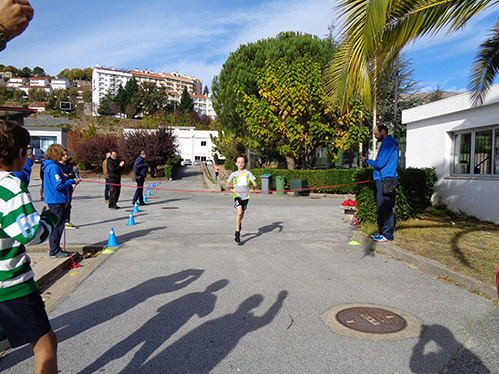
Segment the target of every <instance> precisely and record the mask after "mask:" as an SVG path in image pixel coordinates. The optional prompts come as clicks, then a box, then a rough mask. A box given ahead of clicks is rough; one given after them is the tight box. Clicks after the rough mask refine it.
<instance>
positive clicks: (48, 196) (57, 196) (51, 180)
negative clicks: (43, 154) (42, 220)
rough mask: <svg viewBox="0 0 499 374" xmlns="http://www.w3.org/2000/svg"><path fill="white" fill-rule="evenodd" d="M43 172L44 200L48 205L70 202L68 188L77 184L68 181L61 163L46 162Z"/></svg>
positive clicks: (72, 180) (44, 162) (73, 181)
mask: <svg viewBox="0 0 499 374" xmlns="http://www.w3.org/2000/svg"><path fill="white" fill-rule="evenodd" d="M42 171H43V200H44V201H45V203H47V204H65V203H67V202H68V201H69V191H68V188H69V187H70V186H71V185H73V184H74V183H75V180H74V179H70V180H66V177H65V176H64V173H63V172H62V169H61V166H60V165H59V163H57V162H54V161H52V160H45V161H43V164H42Z"/></svg>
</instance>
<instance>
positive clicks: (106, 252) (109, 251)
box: [101, 248, 114, 254]
mask: <svg viewBox="0 0 499 374" xmlns="http://www.w3.org/2000/svg"><path fill="white" fill-rule="evenodd" d="M101 253H105V254H113V253H114V251H113V250H112V249H111V248H106V249H104V250H103V251H102V252H101Z"/></svg>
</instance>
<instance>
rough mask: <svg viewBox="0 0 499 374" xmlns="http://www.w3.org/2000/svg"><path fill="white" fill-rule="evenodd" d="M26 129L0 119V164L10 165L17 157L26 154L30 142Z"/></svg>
mask: <svg viewBox="0 0 499 374" xmlns="http://www.w3.org/2000/svg"><path fill="white" fill-rule="evenodd" d="M30 139H31V138H30V136H29V132H28V130H26V129H25V128H24V127H22V126H19V125H17V124H16V123H14V122H10V121H4V120H0V165H3V166H10V165H12V163H13V162H14V160H15V159H16V158H17V157H19V150H20V149H22V155H23V156H24V155H25V154H26V150H27V148H28V145H29V142H30Z"/></svg>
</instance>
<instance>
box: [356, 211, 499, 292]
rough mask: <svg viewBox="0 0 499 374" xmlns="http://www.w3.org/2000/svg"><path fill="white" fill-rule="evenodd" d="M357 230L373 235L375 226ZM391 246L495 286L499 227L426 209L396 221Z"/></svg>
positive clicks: (375, 230)
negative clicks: (418, 213) (419, 215)
mask: <svg viewBox="0 0 499 374" xmlns="http://www.w3.org/2000/svg"><path fill="white" fill-rule="evenodd" d="M360 231H361V232H362V233H363V234H365V235H370V234H375V233H376V232H377V226H376V225H375V224H372V223H366V224H363V225H362V226H361V228H360ZM393 244H394V245H396V246H397V247H399V248H402V249H405V250H407V251H410V252H413V253H417V254H418V255H421V256H424V257H427V258H431V259H432V260H435V261H438V262H440V263H442V264H444V265H445V266H447V267H448V268H449V269H452V270H454V271H457V272H459V273H462V274H466V275H470V276H472V277H475V278H477V279H479V280H481V281H482V282H483V283H485V284H486V285H488V286H492V287H495V285H496V282H495V275H496V269H497V264H498V263H499V225H497V224H494V223H492V222H486V221H481V220H479V219H478V218H476V217H472V216H468V215H466V214H465V213H463V212H458V213H456V212H452V211H450V210H448V209H445V208H434V207H431V208H428V209H427V210H426V211H425V213H424V214H423V215H422V216H421V217H419V218H411V219H408V220H407V221H400V222H397V231H396V233H395V240H394V241H393Z"/></svg>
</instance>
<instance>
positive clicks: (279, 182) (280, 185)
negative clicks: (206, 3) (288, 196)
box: [275, 175, 286, 195]
mask: <svg viewBox="0 0 499 374" xmlns="http://www.w3.org/2000/svg"><path fill="white" fill-rule="evenodd" d="M285 181H286V180H285V179H284V177H283V176H282V175H278V176H277V177H275V189H276V190H277V194H278V195H284V182H285Z"/></svg>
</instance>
